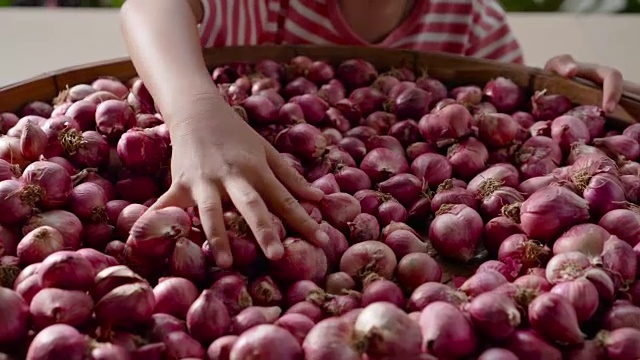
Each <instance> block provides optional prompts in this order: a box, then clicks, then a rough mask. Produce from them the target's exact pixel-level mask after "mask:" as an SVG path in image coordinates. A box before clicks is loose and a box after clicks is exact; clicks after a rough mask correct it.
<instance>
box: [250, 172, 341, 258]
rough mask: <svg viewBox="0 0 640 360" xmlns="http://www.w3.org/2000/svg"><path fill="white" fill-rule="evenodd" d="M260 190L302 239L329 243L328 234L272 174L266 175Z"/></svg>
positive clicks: (322, 245) (322, 243)
mask: <svg viewBox="0 0 640 360" xmlns="http://www.w3.org/2000/svg"><path fill="white" fill-rule="evenodd" d="M261 190H262V191H261V193H263V194H264V196H265V200H267V201H268V202H269V204H270V205H271V207H272V208H273V210H274V212H275V213H276V214H277V215H279V216H280V217H281V218H283V219H284V220H285V221H286V222H287V224H289V226H291V228H293V229H294V230H295V231H297V232H298V233H300V234H301V235H302V236H303V238H304V239H306V240H307V241H309V242H311V243H313V244H315V245H318V246H320V247H324V246H326V245H327V244H328V243H329V236H328V235H327V234H326V233H325V232H324V231H322V230H321V229H320V226H319V225H318V223H317V222H316V221H315V220H313V219H312V218H311V216H309V214H308V213H307V211H306V210H305V209H304V208H303V207H302V206H301V205H300V203H299V202H298V200H296V199H295V198H294V197H293V196H292V195H291V193H290V192H289V191H288V190H287V189H286V188H285V187H284V185H282V183H281V182H280V181H278V179H277V178H276V177H275V176H274V175H273V174H270V175H269V176H266V179H264V182H263V186H262V188H261Z"/></svg>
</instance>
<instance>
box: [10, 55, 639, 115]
mask: <svg viewBox="0 0 640 360" xmlns="http://www.w3.org/2000/svg"><path fill="white" fill-rule="evenodd" d="M298 55H306V56H309V57H310V58H312V59H318V60H325V61H329V62H330V63H333V64H338V63H339V62H341V61H343V60H346V59H349V58H356V57H357V58H363V59H366V60H368V61H370V62H371V63H372V64H374V65H375V66H376V67H378V68H379V69H389V68H393V67H400V66H405V67H408V68H410V69H413V70H415V71H420V70H423V69H424V70H427V71H428V73H429V75H430V76H432V77H434V78H436V79H438V80H441V81H443V82H445V83H446V84H448V85H454V84H478V85H482V84H484V83H486V82H487V81H489V80H491V79H492V78H494V77H496V76H505V77H508V78H510V79H512V80H513V81H514V82H516V83H517V84H518V85H520V86H522V87H523V88H525V89H527V90H528V91H529V92H530V93H532V92H534V91H537V90H544V89H546V90H547V91H548V92H549V93H552V94H563V95H566V96H568V97H569V98H570V99H571V100H572V101H573V102H574V103H576V104H581V105H599V104H601V103H602V91H601V90H600V89H598V88H597V87H595V86H593V85H592V84H589V83H586V82H583V81H575V80H568V79H564V78H561V77H559V76H557V75H554V74H551V73H549V72H545V71H542V70H540V69H537V68H533V67H526V66H520V65H513V64H504V63H499V62H495V61H488V60H480V59H471V58H466V57H462V56H455V55H448V54H442V53H433V52H431V53H424V52H416V51H408V50H389V49H381V48H370V47H345V46H272V45H267V46H239V47H227V48H220V49H213V50H206V51H205V52H204V57H205V61H206V63H207V66H208V67H209V68H214V67H216V66H219V65H223V64H228V63H234V62H248V63H254V62H257V61H259V60H261V59H267V58H268V59H273V60H276V61H287V60H289V59H291V58H292V57H294V56H298ZM135 75H136V71H135V68H134V66H133V64H132V63H131V61H130V60H129V59H128V58H122V59H115V60H109V61H104V62H98V63H90V64H86V65H80V66H74V67H69V68H64V69H60V70H56V71H52V72H49V73H45V74H42V75H40V76H37V77H34V78H31V79H27V80H25V81H22V82H19V83H16V84H12V85H9V86H5V87H2V88H0V111H15V110H17V109H19V108H20V107H21V106H22V105H24V104H26V103H28V102H30V101H34V100H42V101H50V100H51V99H52V98H54V97H55V96H56V95H57V94H58V93H59V92H60V91H61V90H64V89H65V88H66V87H67V86H73V85H75V84H79V83H87V82H91V81H93V80H95V79H96V78H98V77H100V76H114V77H117V78H120V79H121V80H128V79H130V78H132V77H134V76H135ZM609 118H610V120H611V121H612V122H613V123H614V125H615V126H619V127H625V126H627V125H629V124H632V123H635V122H637V121H639V120H640V98H638V97H634V96H631V95H627V94H625V95H623V97H622V99H621V101H620V106H619V107H618V109H617V110H616V111H615V112H614V113H613V114H611V115H610V116H609Z"/></svg>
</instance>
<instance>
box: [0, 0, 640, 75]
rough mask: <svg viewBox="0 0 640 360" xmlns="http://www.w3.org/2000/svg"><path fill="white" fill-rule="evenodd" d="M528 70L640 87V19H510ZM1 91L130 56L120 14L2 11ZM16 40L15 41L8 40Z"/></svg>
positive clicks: (104, 11)
mask: <svg viewBox="0 0 640 360" xmlns="http://www.w3.org/2000/svg"><path fill="white" fill-rule="evenodd" d="M509 22H510V24H511V27H512V28H513V31H514V33H515V35H516V36H517V38H518V39H519V40H520V43H521V45H522V47H523V49H524V52H525V58H526V61H527V64H529V65H532V66H543V65H544V63H545V61H546V60H547V59H549V58H550V57H552V56H554V55H558V54H562V53H568V54H572V55H573V56H574V57H575V58H577V59H580V60H581V61H588V62H594V63H600V64H606V65H609V66H612V67H616V68H618V69H619V70H621V71H622V73H623V74H624V76H625V78H626V79H628V80H631V81H636V82H640V66H638V64H640V48H639V47H637V46H635V45H636V44H637V38H636V37H637V35H633V34H634V33H637V29H639V28H640V16H633V15H584V14H544V13H537V14H525V13H510V14H509ZM0 33H2V34H6V35H5V36H2V37H0V48H2V49H4V50H3V51H2V66H1V67H0V86H4V85H8V84H10V83H13V82H17V81H20V80H24V79H27V78H29V77H33V76H36V75H39V74H41V73H44V72H47V71H52V70H56V69H59V68H63V67H67V66H72V65H79V64H83V63H88V62H95V61H102V60H107V59H112V58H117V57H122V56H126V54H127V53H126V49H125V46H124V42H123V39H122V36H121V34H120V28H119V19H118V11H117V9H43V8H28V9H25V8H19V9H18V8H3V9H0ZM8 34H14V35H8Z"/></svg>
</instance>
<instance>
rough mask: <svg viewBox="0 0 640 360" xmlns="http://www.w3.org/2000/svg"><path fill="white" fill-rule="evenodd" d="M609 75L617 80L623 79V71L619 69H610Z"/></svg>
mask: <svg viewBox="0 0 640 360" xmlns="http://www.w3.org/2000/svg"><path fill="white" fill-rule="evenodd" d="M609 76H610V77H611V78H613V79H616V80H622V72H620V70H618V69H610V70H609Z"/></svg>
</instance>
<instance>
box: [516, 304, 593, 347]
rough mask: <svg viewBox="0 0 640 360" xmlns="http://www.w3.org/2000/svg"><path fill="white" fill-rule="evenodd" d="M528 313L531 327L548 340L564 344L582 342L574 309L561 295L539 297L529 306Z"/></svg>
mask: <svg viewBox="0 0 640 360" xmlns="http://www.w3.org/2000/svg"><path fill="white" fill-rule="evenodd" d="M528 312H529V322H530V323H531V327H532V328H533V329H534V330H536V331H537V332H538V333H540V334H542V335H543V336H545V337H547V338H549V339H550V340H553V341H557V342H560V343H565V344H581V343H583V342H584V334H583V333H582V332H581V331H580V327H579V326H578V318H577V316H576V312H575V309H574V308H573V306H571V303H569V301H568V300H566V299H565V298H564V297H562V296H561V295H558V294H554V293H544V294H541V295H539V296H538V297H537V298H535V299H534V300H533V301H532V302H531V303H530V304H529V309H528Z"/></svg>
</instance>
